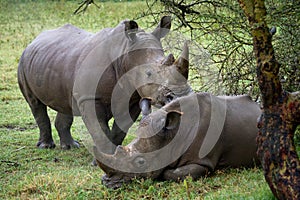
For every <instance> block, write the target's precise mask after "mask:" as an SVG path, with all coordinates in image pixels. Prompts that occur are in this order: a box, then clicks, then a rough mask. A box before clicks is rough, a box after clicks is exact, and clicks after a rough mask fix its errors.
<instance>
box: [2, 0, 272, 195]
mask: <svg viewBox="0 0 300 200" xmlns="http://www.w3.org/2000/svg"><path fill="white" fill-rule="evenodd" d="M45 2H46V3H43V2H41V1H3V0H2V1H1V3H0V71H1V74H0V148H1V152H0V199H142V198H143V199H273V195H272V194H271V192H270V190H269V188H268V186H267V184H266V183H265V181H264V178H263V175H262V171H261V170H260V169H259V168H254V169H226V170H222V171H217V172H216V173H215V174H214V175H212V176H211V177H207V178H203V179H200V180H198V181H192V180H191V179H187V180H186V181H184V182H180V183H174V182H157V181H152V180H136V181H134V182H133V183H132V184H128V185H126V186H124V187H123V188H121V189H118V190H115V191H113V190H110V189H107V188H105V187H104V186H103V185H102V184H101V176H102V175H103V172H102V171H101V169H100V168H97V167H91V166H90V162H91V160H92V155H91V154H90V153H89V152H88V150H87V149H86V148H84V146H83V145H82V147H81V148H79V149H72V150H70V151H63V150H61V149H59V145H58V147H57V148H56V149H54V150H47V149H46V150H41V149H37V148H36V147H35V144H36V142H37V140H38V129H37V126H36V125H35V122H34V119H33V117H32V115H31V112H30V110H29V107H28V106H27V104H26V102H25V100H24V99H23V97H22V95H21V93H20V91H19V89H18V86H17V78H16V74H17V65H18V61H19V58H20V55H21V53H22V51H23V50H24V48H25V47H26V46H27V45H28V43H30V42H31V41H32V40H33V39H34V38H35V37H36V36H37V35H38V34H39V33H40V32H41V31H43V30H46V29H51V28H56V27H58V26H61V25H63V24H65V23H72V24H74V25H76V26H79V27H81V28H83V29H86V30H88V31H92V32H96V31H97V30H99V29H101V28H103V27H107V26H115V25H116V24H118V23H119V21H120V20H122V19H125V18H133V17H135V16H137V13H139V12H141V11H142V9H143V8H144V7H145V3H144V2H128V3H127V2H123V3H110V2H107V3H101V4H100V5H101V9H100V10H98V9H96V8H95V7H93V6H92V7H90V8H89V10H88V12H87V13H86V14H84V15H79V16H74V15H72V12H73V11H74V10H75V8H76V7H77V3H76V2H79V1H74V2H70V1H66V2H64V1H45ZM139 22H140V23H141V21H139ZM145 22H146V21H143V22H142V23H145ZM54 115H55V113H54V112H53V111H50V116H51V120H52V121H53V120H54ZM76 121H77V122H76V123H79V124H80V123H81V122H80V119H77V120H76ZM72 131H73V132H74V133H75V134H74V137H75V139H77V140H78V141H81V137H80V135H79V134H78V132H76V129H75V128H74V127H73V128H72ZM53 135H54V139H55V142H56V144H59V141H58V136H57V133H56V131H55V130H54V129H53Z"/></svg>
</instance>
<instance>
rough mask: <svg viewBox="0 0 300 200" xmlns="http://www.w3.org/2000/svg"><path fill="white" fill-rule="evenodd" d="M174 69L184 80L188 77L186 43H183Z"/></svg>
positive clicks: (187, 49) (187, 50)
mask: <svg viewBox="0 0 300 200" xmlns="http://www.w3.org/2000/svg"><path fill="white" fill-rule="evenodd" d="M175 65H176V68H177V70H178V72H180V73H181V74H182V75H183V76H184V77H185V78H186V79H188V76H189V47H188V44H187V42H185V43H184V46H183V51H182V53H181V55H180V57H179V58H178V59H177V60H176V61H175Z"/></svg>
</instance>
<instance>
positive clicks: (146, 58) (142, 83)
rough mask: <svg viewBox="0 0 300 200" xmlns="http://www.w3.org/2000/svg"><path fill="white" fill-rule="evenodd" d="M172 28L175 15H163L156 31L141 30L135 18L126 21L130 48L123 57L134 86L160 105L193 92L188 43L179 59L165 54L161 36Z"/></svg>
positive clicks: (126, 33) (155, 103)
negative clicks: (189, 83) (188, 80)
mask: <svg viewBox="0 0 300 200" xmlns="http://www.w3.org/2000/svg"><path fill="white" fill-rule="evenodd" d="M170 27H171V17H169V16H165V17H162V18H161V21H160V23H159V24H158V26H157V27H156V29H155V30H154V31H153V32H152V33H147V32H144V31H142V30H139V28H138V25H137V24H136V23H135V22H134V21H126V22H125V35H126V37H127V38H128V40H129V46H130V47H129V51H128V53H127V54H126V56H125V57H124V59H123V65H124V66H125V68H126V69H127V70H126V71H128V72H127V74H126V75H128V77H129V78H128V80H129V81H130V85H134V87H135V88H136V90H137V92H138V93H139V95H140V96H141V97H142V98H149V99H151V103H152V104H153V105H156V106H157V107H161V106H163V105H165V104H166V103H167V102H169V101H171V100H173V99H175V98H177V97H180V96H184V95H187V94H189V93H191V92H192V90H191V87H190V86H189V85H188V83H187V79H188V71H189V62H188V57H189V50H188V45H187V44H184V47H183V50H182V54H181V55H180V57H179V58H178V59H176V60H175V58H174V56H173V55H172V54H169V55H168V56H165V55H164V51H163V48H162V44H161V42H160V39H161V38H162V37H164V36H165V35H166V34H167V33H168V32H169V31H170Z"/></svg>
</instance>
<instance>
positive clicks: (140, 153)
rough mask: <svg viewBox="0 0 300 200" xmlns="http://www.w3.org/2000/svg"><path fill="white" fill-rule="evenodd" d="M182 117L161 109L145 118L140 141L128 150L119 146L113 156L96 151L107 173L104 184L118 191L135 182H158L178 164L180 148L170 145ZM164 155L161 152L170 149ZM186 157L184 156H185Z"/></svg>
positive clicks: (179, 113)
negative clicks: (140, 179)
mask: <svg viewBox="0 0 300 200" xmlns="http://www.w3.org/2000/svg"><path fill="white" fill-rule="evenodd" d="M181 115H182V113H181V112H179V111H169V112H167V111H164V110H162V109H159V110H157V111H155V112H153V113H151V114H149V115H148V116H147V117H145V118H144V119H143V120H142V121H141V123H140V125H139V128H138V130H137V136H138V137H137V138H136V139H135V140H133V141H132V142H131V143H130V144H129V145H127V146H118V147H117V149H116V151H115V153H114V154H113V155H107V154H104V153H101V152H100V151H98V150H97V149H96V148H95V149H94V151H95V152H94V153H95V157H96V159H97V162H98V165H99V166H100V167H101V168H102V170H103V171H104V172H105V173H106V175H105V176H104V177H103V184H105V185H106V186H107V187H110V188H118V187H120V186H121V185H122V184H123V183H124V182H128V181H130V180H131V179H133V178H153V179H155V178H158V177H160V175H161V174H162V172H163V171H164V169H165V168H166V167H167V166H168V165H170V164H171V163H173V162H175V161H176V160H172V159H174V158H175V159H177V157H176V156H174V155H171V153H172V154H173V153H174V154H176V151H178V148H179V149H180V147H179V146H180V145H178V144H173V145H168V144H169V143H170V142H171V141H172V140H173V138H174V137H175V135H176V133H177V131H178V128H179V124H180V119H181ZM165 146H168V147H169V149H166V150H164V151H160V149H161V148H168V147H165ZM181 153H182V152H181Z"/></svg>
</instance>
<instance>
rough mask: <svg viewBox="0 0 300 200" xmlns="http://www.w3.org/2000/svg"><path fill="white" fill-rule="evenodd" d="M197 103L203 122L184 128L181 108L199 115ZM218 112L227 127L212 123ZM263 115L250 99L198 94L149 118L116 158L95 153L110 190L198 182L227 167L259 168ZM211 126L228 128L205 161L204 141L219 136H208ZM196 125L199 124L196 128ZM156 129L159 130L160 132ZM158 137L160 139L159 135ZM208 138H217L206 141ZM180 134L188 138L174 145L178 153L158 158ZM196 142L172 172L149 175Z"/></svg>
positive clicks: (163, 170) (164, 169)
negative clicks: (131, 184)
mask: <svg viewBox="0 0 300 200" xmlns="http://www.w3.org/2000/svg"><path fill="white" fill-rule="evenodd" d="M195 96H196V98H195ZM192 98H195V99H196V100H195V102H198V105H199V112H198V114H199V116H194V117H199V118H198V119H200V120H199V126H198V127H192V126H191V125H186V124H182V123H181V124H180V122H183V118H184V117H185V115H186V114H188V113H187V112H186V113H183V112H182V109H181V108H182V106H180V105H184V106H185V108H184V109H185V110H190V111H193V110H195V109H197V107H196V105H195V104H193V102H191V101H192ZM212 102H213V105H214V106H213V107H214V108H213V107H212ZM212 110H214V114H216V115H214V116H219V115H222V113H223V114H224V113H226V115H224V116H225V118H223V119H224V120H225V121H223V123H222V117H221V118H220V120H218V121H215V120H216V119H214V118H215V117H212V118H213V119H212V122H210V119H211V116H212V113H211V112H212ZM223 111H225V112H223ZM260 113H261V110H260V107H259V106H258V105H257V104H256V103H255V102H253V101H252V100H251V99H250V97H249V96H234V97H231V96H213V95H211V94H208V93H197V94H191V95H189V96H186V97H181V98H178V99H176V100H174V101H172V102H170V103H169V104H167V105H165V106H164V107H162V108H161V109H159V110H157V111H155V112H153V113H151V114H149V115H148V116H147V117H145V118H144V119H143V120H142V121H141V123H140V125H139V127H138V130H137V138H136V139H135V140H133V141H132V142H131V143H130V144H129V145H127V146H118V147H117V149H116V152H115V154H114V155H107V154H103V153H99V151H97V150H96V149H95V156H96V159H97V162H98V165H99V166H100V167H101V168H102V169H103V170H104V172H105V173H106V175H105V176H104V177H103V183H104V184H105V185H106V186H107V187H110V188H118V187H120V186H121V185H122V184H123V183H124V182H127V181H130V180H131V179H132V178H134V177H136V178H141V177H144V178H152V179H163V180H175V181H177V180H182V179H184V178H185V177H186V176H188V175H190V176H191V177H192V178H193V179H197V178H199V177H201V176H205V175H207V174H209V173H211V172H213V171H214V170H216V169H217V168H222V167H241V166H245V167H250V166H253V165H254V163H256V162H257V163H258V160H257V157H256V141H255V138H256V134H257V132H258V130H257V127H256V124H257V118H258V117H259V115H260ZM194 117H191V118H190V119H185V120H187V121H186V122H183V123H188V122H189V121H190V120H191V121H192V118H194ZM216 118H218V117H216ZM210 123H211V125H213V126H218V125H219V124H222V126H220V127H221V129H220V133H221V134H220V137H218V139H217V140H215V141H216V143H212V144H213V145H212V148H211V149H209V148H208V149H209V151H208V152H206V153H205V154H203V155H202V157H201V158H200V154H199V152H200V149H201V148H203V145H205V144H203V141H204V138H206V137H209V138H212V137H211V135H213V134H214V135H216V134H217V133H215V132H213V131H210V132H209V131H208V127H209V125H210ZM193 124H196V123H194V122H193ZM223 124H224V126H223ZM179 126H180V129H179ZM188 126H189V127H188ZM195 126H196V125H195ZM154 129H159V131H158V132H157V130H156V131H155V130H154ZM179 130H180V131H179ZM213 130H214V129H213ZM192 131H194V132H195V134H193V133H192ZM155 132H156V134H154V135H153V133H155ZM206 133H207V134H211V135H207V136H206ZM151 134H152V135H151ZM178 134H179V135H181V134H182V137H183V138H182V139H179V140H178V141H179V142H177V143H176V142H175V143H174V144H173V145H174V147H171V149H172V150H171V151H169V152H167V153H166V156H165V157H160V156H161V154H163V152H162V151H158V152H157V153H155V152H154V150H159V149H161V148H162V147H164V146H165V145H167V144H168V145H169V146H170V145H172V143H170V142H171V141H172V140H174V137H175V135H178ZM145 136H148V137H145ZM190 137H193V138H192V140H191V142H190V145H189V144H188V145H187V150H186V151H185V150H183V151H182V153H181V154H180V155H179V157H178V158H176V157H175V158H174V161H173V162H171V163H170V164H168V165H167V166H162V167H161V168H157V169H156V170H153V171H151V170H149V169H150V168H151V167H152V168H153V165H157V164H158V165H159V164H160V162H161V163H162V162H163V161H164V160H167V159H169V157H172V156H174V154H176V153H177V152H176V151H178V149H182V147H183V146H184V145H185V143H187V142H188V141H189V139H190ZM147 152H148V153H149V152H153V155H152V156H148V157H147V156H146V154H145V153H147ZM171 152H172V153H171ZM158 157H160V159H159V160H157V158H158ZM171 160H172V159H171ZM104 163H106V164H104ZM113 166H117V167H118V169H117V170H116V168H114V167H113ZM120 167H121V168H120ZM139 168H140V169H141V170H140V169H139ZM121 169H124V170H123V171H122V170H121ZM124 171H125V172H124ZM134 172H136V173H134Z"/></svg>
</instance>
